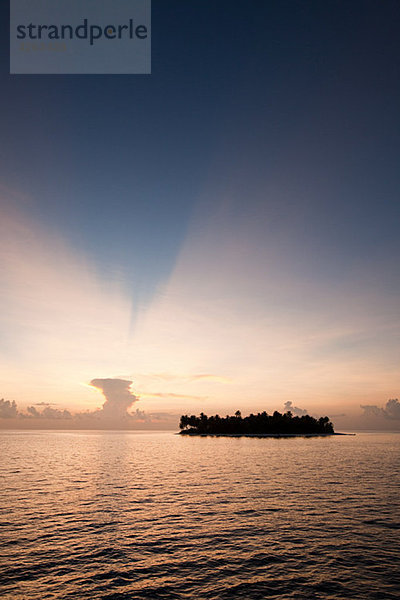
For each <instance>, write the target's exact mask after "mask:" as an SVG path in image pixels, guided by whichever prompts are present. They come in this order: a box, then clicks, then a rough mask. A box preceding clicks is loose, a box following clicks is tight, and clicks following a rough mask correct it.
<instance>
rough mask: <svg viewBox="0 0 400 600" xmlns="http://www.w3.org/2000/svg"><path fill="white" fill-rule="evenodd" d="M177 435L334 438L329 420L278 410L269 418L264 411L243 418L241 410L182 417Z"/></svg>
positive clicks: (327, 418)
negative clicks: (327, 436)
mask: <svg viewBox="0 0 400 600" xmlns="http://www.w3.org/2000/svg"><path fill="white" fill-rule="evenodd" d="M179 428H180V430H181V431H180V433H181V434H184V435H260V436H268V435H272V436H279V435H333V434H334V433H335V432H334V429H333V425H332V423H331V422H330V420H329V417H321V418H320V419H315V418H314V417H311V416H310V415H302V416H301V417H297V416H293V414H292V413H291V412H290V411H288V412H286V413H284V414H282V413H280V412H278V411H277V410H276V411H275V412H274V413H273V414H272V415H268V413H266V412H265V411H264V412H262V413H257V414H256V415H253V414H251V415H249V416H248V417H242V415H241V412H240V410H237V411H236V412H235V414H234V415H233V416H229V415H227V416H226V417H220V416H219V415H214V416H212V417H208V416H207V415H205V414H204V413H200V416H199V417H196V416H195V415H191V416H190V417H189V416H188V415H182V416H181V420H180V423H179Z"/></svg>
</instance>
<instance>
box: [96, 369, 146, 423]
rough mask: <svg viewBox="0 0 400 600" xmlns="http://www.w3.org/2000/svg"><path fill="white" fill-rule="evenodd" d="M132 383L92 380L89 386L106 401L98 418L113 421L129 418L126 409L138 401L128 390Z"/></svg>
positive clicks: (123, 380)
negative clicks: (96, 390) (109, 418)
mask: <svg viewBox="0 0 400 600" xmlns="http://www.w3.org/2000/svg"><path fill="white" fill-rule="evenodd" d="M132 383H133V382H132V381H130V380H128V379H92V381H91V382H90V385H91V386H92V387H95V388H97V389H98V390H100V391H101V392H102V393H103V396H104V397H105V399H106V401H105V402H104V404H103V407H102V409H101V410H100V411H98V413H97V414H98V416H100V417H105V418H107V417H111V418H113V419H126V418H129V417H131V416H132V415H131V414H130V413H129V412H128V409H129V408H131V407H132V405H133V404H134V403H135V402H138V400H139V398H138V397H137V396H135V394H133V393H132V392H131V390H130V387H131V385H132Z"/></svg>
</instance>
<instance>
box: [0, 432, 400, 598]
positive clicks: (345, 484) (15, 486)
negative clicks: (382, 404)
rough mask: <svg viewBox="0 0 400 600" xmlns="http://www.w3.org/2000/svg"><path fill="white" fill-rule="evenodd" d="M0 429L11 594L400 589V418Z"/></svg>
mask: <svg viewBox="0 0 400 600" xmlns="http://www.w3.org/2000/svg"><path fill="white" fill-rule="evenodd" d="M0 442H1V454H0V456H1V474H2V477H3V486H2V489H3V494H2V504H1V528H0V534H1V573H0V580H1V586H2V589H1V594H0V595H1V597H4V598H15V599H18V598H21V599H22V598H26V599H29V600H31V599H32V600H36V599H38V600H39V599H40V600H42V599H45V598H57V599H58V598H60V599H63V598H71V599H72V598H88V599H89V598H90V599H95V598H104V599H118V598H121V599H122V598H124V599H125V598H127V599H136V598H137V599H139V598H140V599H142V598H150V599H152V600H157V599H192V598H196V599H197V600H202V599H225V598H246V599H263V598H276V599H278V598H279V599H290V598H299V599H300V598H301V599H303V598H304V599H306V600H313V599H319V598H326V599H328V598H329V599H332V600H333V599H341V600H342V599H347V598H357V599H372V598H373V599H390V598H393V599H396V600H398V599H399V598H400V578H399V556H400V535H399V533H400V532H399V527H400V506H399V505H400V501H399V496H400V461H399V458H400V456H399V454H400V453H399V449H400V434H359V435H357V436H355V437H347V436H338V437H330V438H294V439H265V438H264V439H254V438H211V437H204V438H203V437H202V438H189V437H180V436H177V435H174V434H172V433H140V432H139V433H133V432H129V433H128V432H126V433H125V432H115V433H114V432H2V434H1V436H0Z"/></svg>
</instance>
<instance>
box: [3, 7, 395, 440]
mask: <svg viewBox="0 0 400 600" xmlns="http://www.w3.org/2000/svg"><path fill="white" fill-rule="evenodd" d="M0 11H1V13H0V17H1V19H0V27H1V36H0V40H1V41H0V44H1V53H0V56H1V64H0V89H1V94H0V208H1V221H0V386H1V389H0V398H3V401H2V402H0V426H1V427H36V428H43V427H57V428H60V427H67V428H75V427H83V428H85V427H86V428H89V427H96V428H133V429H135V428H136V429H143V428H144V429H146V428H153V429H173V428H175V429H176V428H177V424H178V420H179V416H180V415H181V414H184V413H189V414H193V413H199V412H200V411H203V412H206V413H207V414H215V413H217V412H218V413H219V414H228V413H233V412H234V411H235V410H237V409H240V410H241V411H242V413H243V414H248V413H250V412H258V411H262V410H267V411H268V412H272V411H274V410H281V411H283V410H284V409H285V407H287V406H291V407H292V409H295V410H297V411H304V410H307V411H308V412H309V414H312V415H315V416H321V415H325V414H327V415H329V416H330V417H331V418H332V421H333V422H334V424H335V426H336V428H339V429H340V428H342V429H349V428H350V429H351V428H353V429H354V428H361V429H369V428H371V429H372V428H375V429H392V430H396V429H400V410H399V403H398V402H396V400H395V399H396V398H398V397H399V395H400V389H399V385H400V379H399V374H400V373H399V367H400V303H399V292H400V267H399V265H400V261H399V258H400V236H399V218H400V201H399V200H400V199H399V191H400V169H399V156H400V148H399V145H400V144H399V133H400V111H399V106H400V93H399V92H400V83H399V64H400V62H399V59H400V42H399V35H398V31H399V24H400V5H399V3H398V2H397V0H396V1H394V0H393V1H392V0H385V2H381V1H378V0H375V1H370V0H362V1H357V0H354V1H352V2H348V1H347V0H346V1H345V0H343V1H339V0H326V1H324V2H320V1H313V0H310V1H309V2H304V1H297V0H288V1H285V0H279V1H278V0H277V1H275V0H271V1H268V2H267V1H265V0H262V1H261V0H250V1H246V2H244V1H243V2H242V1H238V2H232V1H229V2H228V1H226V0H218V2H211V1H204V0H191V2H187V1H185V0H169V1H168V2H165V1H162V0H153V2H152V74H151V75H75V76H74V75H9V50H8V36H9V15H8V8H7V3H6V2H3V3H1V8H0ZM389 401H390V402H389ZM288 402H289V403H291V404H290V405H287V403H288ZM299 414H300V412H299Z"/></svg>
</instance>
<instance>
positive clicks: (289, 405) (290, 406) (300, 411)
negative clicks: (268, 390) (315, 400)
mask: <svg viewBox="0 0 400 600" xmlns="http://www.w3.org/2000/svg"><path fill="white" fill-rule="evenodd" d="M284 408H285V412H288V411H290V412H291V413H292V414H294V415H295V416H296V417H302V416H303V415H308V412H307V410H306V409H305V408H299V407H298V406H293V403H292V402H291V401H290V400H288V401H287V402H285V404H284Z"/></svg>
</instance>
